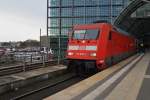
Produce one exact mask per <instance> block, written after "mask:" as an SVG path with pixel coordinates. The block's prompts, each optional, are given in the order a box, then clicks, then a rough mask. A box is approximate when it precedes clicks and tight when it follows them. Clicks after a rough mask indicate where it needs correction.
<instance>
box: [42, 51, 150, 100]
mask: <svg viewBox="0 0 150 100" xmlns="http://www.w3.org/2000/svg"><path fill="white" fill-rule="evenodd" d="M135 58H136V59H135ZM149 60H150V53H147V54H145V55H144V54H140V55H138V56H137V55H135V56H132V57H130V58H128V59H126V60H124V61H122V62H120V63H118V64H116V65H114V66H112V67H110V68H108V69H106V70H104V71H102V72H100V73H98V74H96V75H94V76H92V77H90V78H88V79H86V80H83V81H81V82H79V83H77V84H75V85H73V86H71V87H69V88H67V89H65V90H63V91H60V92H58V93H56V94H54V95H52V96H50V97H47V98H45V99H44V100H62V97H63V99H64V100H136V99H138V98H142V97H144V99H143V98H142V99H138V100H150V98H149V97H146V98H149V99H145V96H144V95H143V94H141V93H143V92H145V93H147V91H149V92H148V94H149V93H150V89H149V88H150V85H149V86H148V84H149V82H150V81H149V82H147V81H146V82H145V84H146V85H147V86H148V87H147V88H148V89H147V88H146V89H145V88H143V89H140V88H141V85H142V82H143V79H144V77H146V78H149V77H150V76H148V75H147V76H145V71H146V69H147V67H148V65H149ZM148 73H149V72H148ZM139 91H141V93H140V92H139ZM141 95H142V96H141ZM137 97H138V98H137Z"/></svg>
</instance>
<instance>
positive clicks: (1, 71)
mask: <svg viewBox="0 0 150 100" xmlns="http://www.w3.org/2000/svg"><path fill="white" fill-rule="evenodd" d="M56 64H57V61H51V62H45V64H43V63H32V64H29V63H28V64H26V65H23V64H19V65H16V66H8V67H3V68H0V76H4V75H9V74H14V73H19V72H24V71H29V70H33V69H38V68H42V67H44V66H53V65H56Z"/></svg>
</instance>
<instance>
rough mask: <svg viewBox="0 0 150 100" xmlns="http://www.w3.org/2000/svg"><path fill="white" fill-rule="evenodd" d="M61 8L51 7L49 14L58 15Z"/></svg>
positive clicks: (51, 15)
mask: <svg viewBox="0 0 150 100" xmlns="http://www.w3.org/2000/svg"><path fill="white" fill-rule="evenodd" d="M59 11H60V9H59V8H51V9H49V16H50V17H58V16H59Z"/></svg>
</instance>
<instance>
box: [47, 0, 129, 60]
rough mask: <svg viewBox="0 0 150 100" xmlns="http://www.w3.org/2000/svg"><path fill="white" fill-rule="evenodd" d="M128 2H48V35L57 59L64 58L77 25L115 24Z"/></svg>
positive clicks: (99, 0) (62, 0)
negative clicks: (94, 23) (102, 22)
mask: <svg viewBox="0 0 150 100" xmlns="http://www.w3.org/2000/svg"><path fill="white" fill-rule="evenodd" d="M127 4H128V0H48V27H47V28H48V35H49V36H50V40H49V43H50V48H52V49H53V50H55V51H54V52H55V55H54V56H55V57H54V58H56V59H61V58H63V57H64V54H65V50H66V48H67V39H68V32H69V30H71V29H72V26H73V25H76V24H87V23H93V22H95V21H98V20H107V21H108V22H111V23H113V21H114V20H115V18H116V17H117V16H118V15H119V13H120V12H121V10H122V9H123V8H124V7H126V5H127Z"/></svg>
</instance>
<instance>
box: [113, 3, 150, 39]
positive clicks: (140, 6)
mask: <svg viewBox="0 0 150 100" xmlns="http://www.w3.org/2000/svg"><path fill="white" fill-rule="evenodd" d="M114 25H115V26H116V27H118V28H120V29H122V30H125V31H126V32H128V33H130V34H132V35H134V36H135V37H136V38H138V39H142V40H145V41H146V40H150V0H133V1H132V2H131V3H130V4H129V5H128V7H126V8H125V9H124V10H123V11H122V12H121V14H120V15H119V16H118V18H117V19H116V21H115V22H114ZM146 38H148V39H146ZM149 42H150V41H149Z"/></svg>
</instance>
